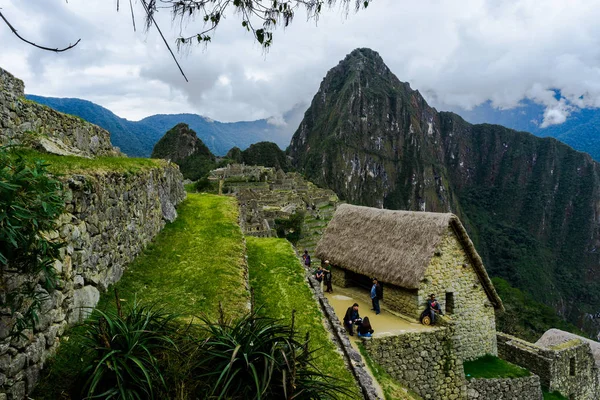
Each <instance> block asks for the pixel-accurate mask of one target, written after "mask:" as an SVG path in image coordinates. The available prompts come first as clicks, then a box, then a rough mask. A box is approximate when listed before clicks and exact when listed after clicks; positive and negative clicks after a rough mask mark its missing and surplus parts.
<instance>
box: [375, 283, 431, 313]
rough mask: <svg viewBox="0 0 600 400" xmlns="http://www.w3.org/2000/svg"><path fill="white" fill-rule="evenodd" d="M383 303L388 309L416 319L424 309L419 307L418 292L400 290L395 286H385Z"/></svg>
mask: <svg viewBox="0 0 600 400" xmlns="http://www.w3.org/2000/svg"><path fill="white" fill-rule="evenodd" d="M383 303H384V304H385V305H386V306H387V307H388V308H389V309H390V310H394V311H397V312H399V313H402V314H404V315H408V316H410V317H413V318H416V319H418V318H419V316H420V315H421V312H423V310H424V309H425V307H424V306H423V307H420V306H419V300H418V291H417V290H411V289H405V288H401V287H399V286H396V285H390V284H388V285H385V286H384V289H383Z"/></svg>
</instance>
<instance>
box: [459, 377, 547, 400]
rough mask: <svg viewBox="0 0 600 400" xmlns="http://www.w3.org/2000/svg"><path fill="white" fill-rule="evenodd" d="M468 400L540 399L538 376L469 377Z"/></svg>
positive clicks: (540, 389)
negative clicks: (513, 377) (511, 377)
mask: <svg viewBox="0 0 600 400" xmlns="http://www.w3.org/2000/svg"><path fill="white" fill-rule="evenodd" d="M467 398H468V399H469V400H475V399H478V400H542V398H543V394H542V388H541V386H540V378H539V377H538V376H537V375H531V376H526V377H523V378H515V379H510V378H504V379H471V380H469V381H467Z"/></svg>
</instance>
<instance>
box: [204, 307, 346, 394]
mask: <svg viewBox="0 0 600 400" xmlns="http://www.w3.org/2000/svg"><path fill="white" fill-rule="evenodd" d="M202 321H203V322H204V324H205V326H204V330H205V332H206V334H207V339H205V341H204V342H203V343H202V351H201V352H200V355H201V357H199V358H198V359H197V364H196V366H195V370H196V374H197V377H198V378H199V379H201V380H202V381H204V382H206V386H205V387H203V388H200V392H199V393H197V395H198V396H199V397H200V398H213V397H214V398H226V399H337V398H339V396H346V395H348V394H349V392H348V391H347V389H346V388H345V387H343V386H342V385H341V382H340V381H339V380H338V379H336V378H333V377H330V376H327V375H325V374H323V373H321V372H320V371H319V370H318V369H317V367H316V366H315V364H314V362H313V361H314V351H312V350H309V335H308V334H307V335H306V338H305V339H304V340H298V339H297V338H296V336H297V334H296V332H295V331H294V324H293V318H292V325H291V326H289V325H286V324H283V323H281V322H280V321H277V320H274V319H271V318H265V317H259V316H257V315H256V314H255V313H254V312H251V313H249V314H247V315H246V316H244V317H242V318H240V319H238V320H235V321H233V322H226V321H223V320H221V321H219V322H218V323H211V322H210V321H209V320H207V319H205V318H204V319H202Z"/></svg>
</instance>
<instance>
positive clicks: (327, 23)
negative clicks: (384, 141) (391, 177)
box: [0, 0, 600, 123]
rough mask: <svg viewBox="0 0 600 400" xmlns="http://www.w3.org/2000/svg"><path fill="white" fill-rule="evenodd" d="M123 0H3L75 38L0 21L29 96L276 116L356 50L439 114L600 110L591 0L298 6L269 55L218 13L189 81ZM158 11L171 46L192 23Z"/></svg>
mask: <svg viewBox="0 0 600 400" xmlns="http://www.w3.org/2000/svg"><path fill="white" fill-rule="evenodd" d="M121 3H122V4H121V11H120V12H118V13H117V12H116V0H69V1H68V2H66V1H65V0H0V8H1V9H2V12H3V13H4V15H5V16H6V17H7V18H9V19H10V21H11V22H12V24H13V25H14V26H15V28H16V29H18V30H19V33H20V34H22V35H23V36H25V37H27V38H28V39H30V40H32V41H34V42H36V43H38V44H43V45H48V46H52V47H60V46H64V45H67V44H69V43H72V42H74V41H75V40H77V39H79V38H81V43H80V44H79V45H78V46H77V47H76V48H74V49H73V50H70V51H69V52H66V53H61V54H54V53H48V52H44V51H41V50H38V49H34V48H32V47H30V46H27V45H25V44H24V43H22V42H20V41H18V40H17V39H16V38H15V37H14V36H13V35H12V33H11V32H10V31H9V29H8V27H6V26H5V25H2V24H1V23H0V66H1V67H2V68H4V69H7V70H9V71H10V72H12V73H13V74H14V75H16V76H18V77H20V78H22V79H23V80H24V81H25V84H26V92H27V93H30V94H38V95H43V96H54V97H78V98H83V99H87V100H90V101H93V102H95V103H98V104H100V105H102V106H104V107H106V108H108V109H110V110H112V111H113V112H114V113H116V114H117V115H119V116H122V117H125V118H128V119H132V120H137V119H140V118H143V117H145V116H148V115H152V114H157V113H179V112H193V113H198V114H202V115H205V116H208V117H211V118H213V119H217V120H221V121H238V120H254V119H258V118H264V117H269V116H280V115H281V114H282V113H284V112H285V111H287V110H289V109H291V108H292V107H294V106H295V105H296V104H299V103H308V102H310V99H311V98H312V96H313V95H314V93H315V92H316V90H317V89H318V86H319V84H320V82H321V79H322V78H323V76H324V75H325V74H326V72H327V71H328V70H329V69H330V68H331V67H333V66H334V65H336V64H337V63H338V62H339V60H341V59H342V58H344V56H345V55H346V54H347V53H349V52H350V51H352V50H353V49H354V48H357V47H370V48H372V49H374V50H376V51H378V52H379V53H380V54H381V56H382V57H383V59H384V60H385V61H386V63H387V64H388V66H389V67H390V69H391V70H392V71H393V72H394V73H395V74H396V75H397V76H398V78H399V79H400V80H402V81H408V82H410V83H411V86H412V87H413V88H415V89H419V90H420V91H421V93H423V94H424V96H425V97H426V98H427V100H428V101H429V102H430V103H431V104H432V105H434V106H436V107H437V108H438V109H444V108H448V107H457V106H460V107H466V108H469V107H473V106H476V105H478V104H481V103H482V102H485V101H487V100H490V101H492V103H493V104H494V105H495V106H497V107H500V108H511V107H515V106H517V105H518V104H519V101H521V100H522V99H524V98H529V99H532V100H534V101H536V102H539V103H541V104H544V105H545V106H547V110H546V117H547V118H546V119H547V120H546V123H550V122H562V121H564V119H565V118H566V117H567V116H568V114H569V112H570V111H571V110H572V109H573V107H600V24H599V23H598V21H600V0H544V1H540V0H418V1H414V0H413V1H409V0H372V3H371V4H370V6H369V7H368V8H367V9H366V10H362V11H360V12H359V13H357V14H354V13H352V12H351V13H350V14H349V15H348V16H347V17H346V16H345V14H344V13H343V12H340V10H339V9H338V8H335V9H333V10H329V11H327V12H325V13H324V14H323V15H322V16H321V19H320V20H319V23H318V25H315V23H314V22H312V21H311V22H306V20H305V18H304V17H303V14H302V13H298V14H297V17H296V19H295V20H294V22H293V24H292V26H291V27H289V28H288V29H286V30H285V31H284V30H278V31H276V33H275V38H274V44H273V46H272V48H271V50H270V51H269V53H267V54H264V53H263V52H262V51H261V48H260V47H259V46H258V45H257V44H255V43H254V41H253V37H252V36H251V35H250V34H249V33H246V32H245V31H244V30H243V29H242V27H241V21H240V20H239V19H238V18H237V17H236V16H235V15H233V14H231V13H229V14H228V15H227V19H226V20H225V21H224V23H223V24H222V25H221V26H220V27H219V29H218V31H217V33H216V35H215V36H214V38H213V42H212V43H211V44H209V46H208V47H207V48H206V49H205V48H203V47H194V48H191V49H190V50H189V51H186V52H183V53H178V54H177V57H178V58H179V60H180V62H181V64H182V67H183V69H184V70H185V72H186V74H187V75H188V77H189V79H190V82H189V83H186V82H185V81H184V80H183V78H182V77H181V75H180V74H179V72H178V70H177V68H176V66H175V64H174V63H173V61H172V60H171V58H170V55H169V54H168V52H167V50H166V49H165V47H164V46H163V44H162V42H161V40H160V38H159V37H158V35H157V34H156V32H155V31H154V30H151V31H150V32H148V33H145V32H144V31H143V29H138V31H137V32H134V31H133V29H132V24H131V16H130V14H129V9H128V2H127V1H126V0H121ZM135 7H136V13H137V17H138V18H137V22H138V27H139V26H140V25H142V17H143V13H142V9H141V6H140V4H135ZM160 14H161V15H160V16H159V22H160V24H161V26H162V28H163V30H164V31H165V33H166V36H167V38H168V40H170V43H173V42H174V40H175V38H176V37H177V36H178V35H179V33H180V32H183V33H184V34H192V33H195V32H197V31H199V30H200V29H201V27H202V24H201V21H197V22H190V23H188V24H187V25H186V26H183V27H180V26H179V25H174V24H172V23H171V20H170V16H169V15H168V11H166V10H164V11H162V12H161V13H160ZM556 89H558V90H560V91H561V93H562V94H563V96H564V98H563V99H560V100H557V99H556V98H555V96H554V95H553V93H554V92H553V90H556Z"/></svg>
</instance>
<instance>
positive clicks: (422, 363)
mask: <svg viewBox="0 0 600 400" xmlns="http://www.w3.org/2000/svg"><path fill="white" fill-rule="evenodd" d="M452 337H453V332H452V329H451V328H436V329H432V330H427V331H422V332H408V333H404V334H402V335H398V336H390V337H385V338H373V339H371V340H370V341H365V347H366V349H367V351H368V352H369V354H370V355H371V357H372V358H373V360H374V361H375V362H376V363H378V364H379V365H381V366H382V368H384V369H385V371H386V372H387V373H388V374H390V375H391V376H392V377H393V378H395V379H396V380H398V381H399V382H400V383H402V384H403V385H405V386H406V387H408V388H409V389H411V390H413V391H414V392H416V393H417V394H419V395H420V396H422V397H423V398H424V399H432V400H435V399H439V400H448V399H450V400H455V399H465V398H466V397H467V391H466V390H467V389H466V384H465V373H464V369H463V363H462V360H461V359H460V358H459V357H458V354H460V353H459V349H457V348H456V344H455V343H454V341H453V340H452Z"/></svg>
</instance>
